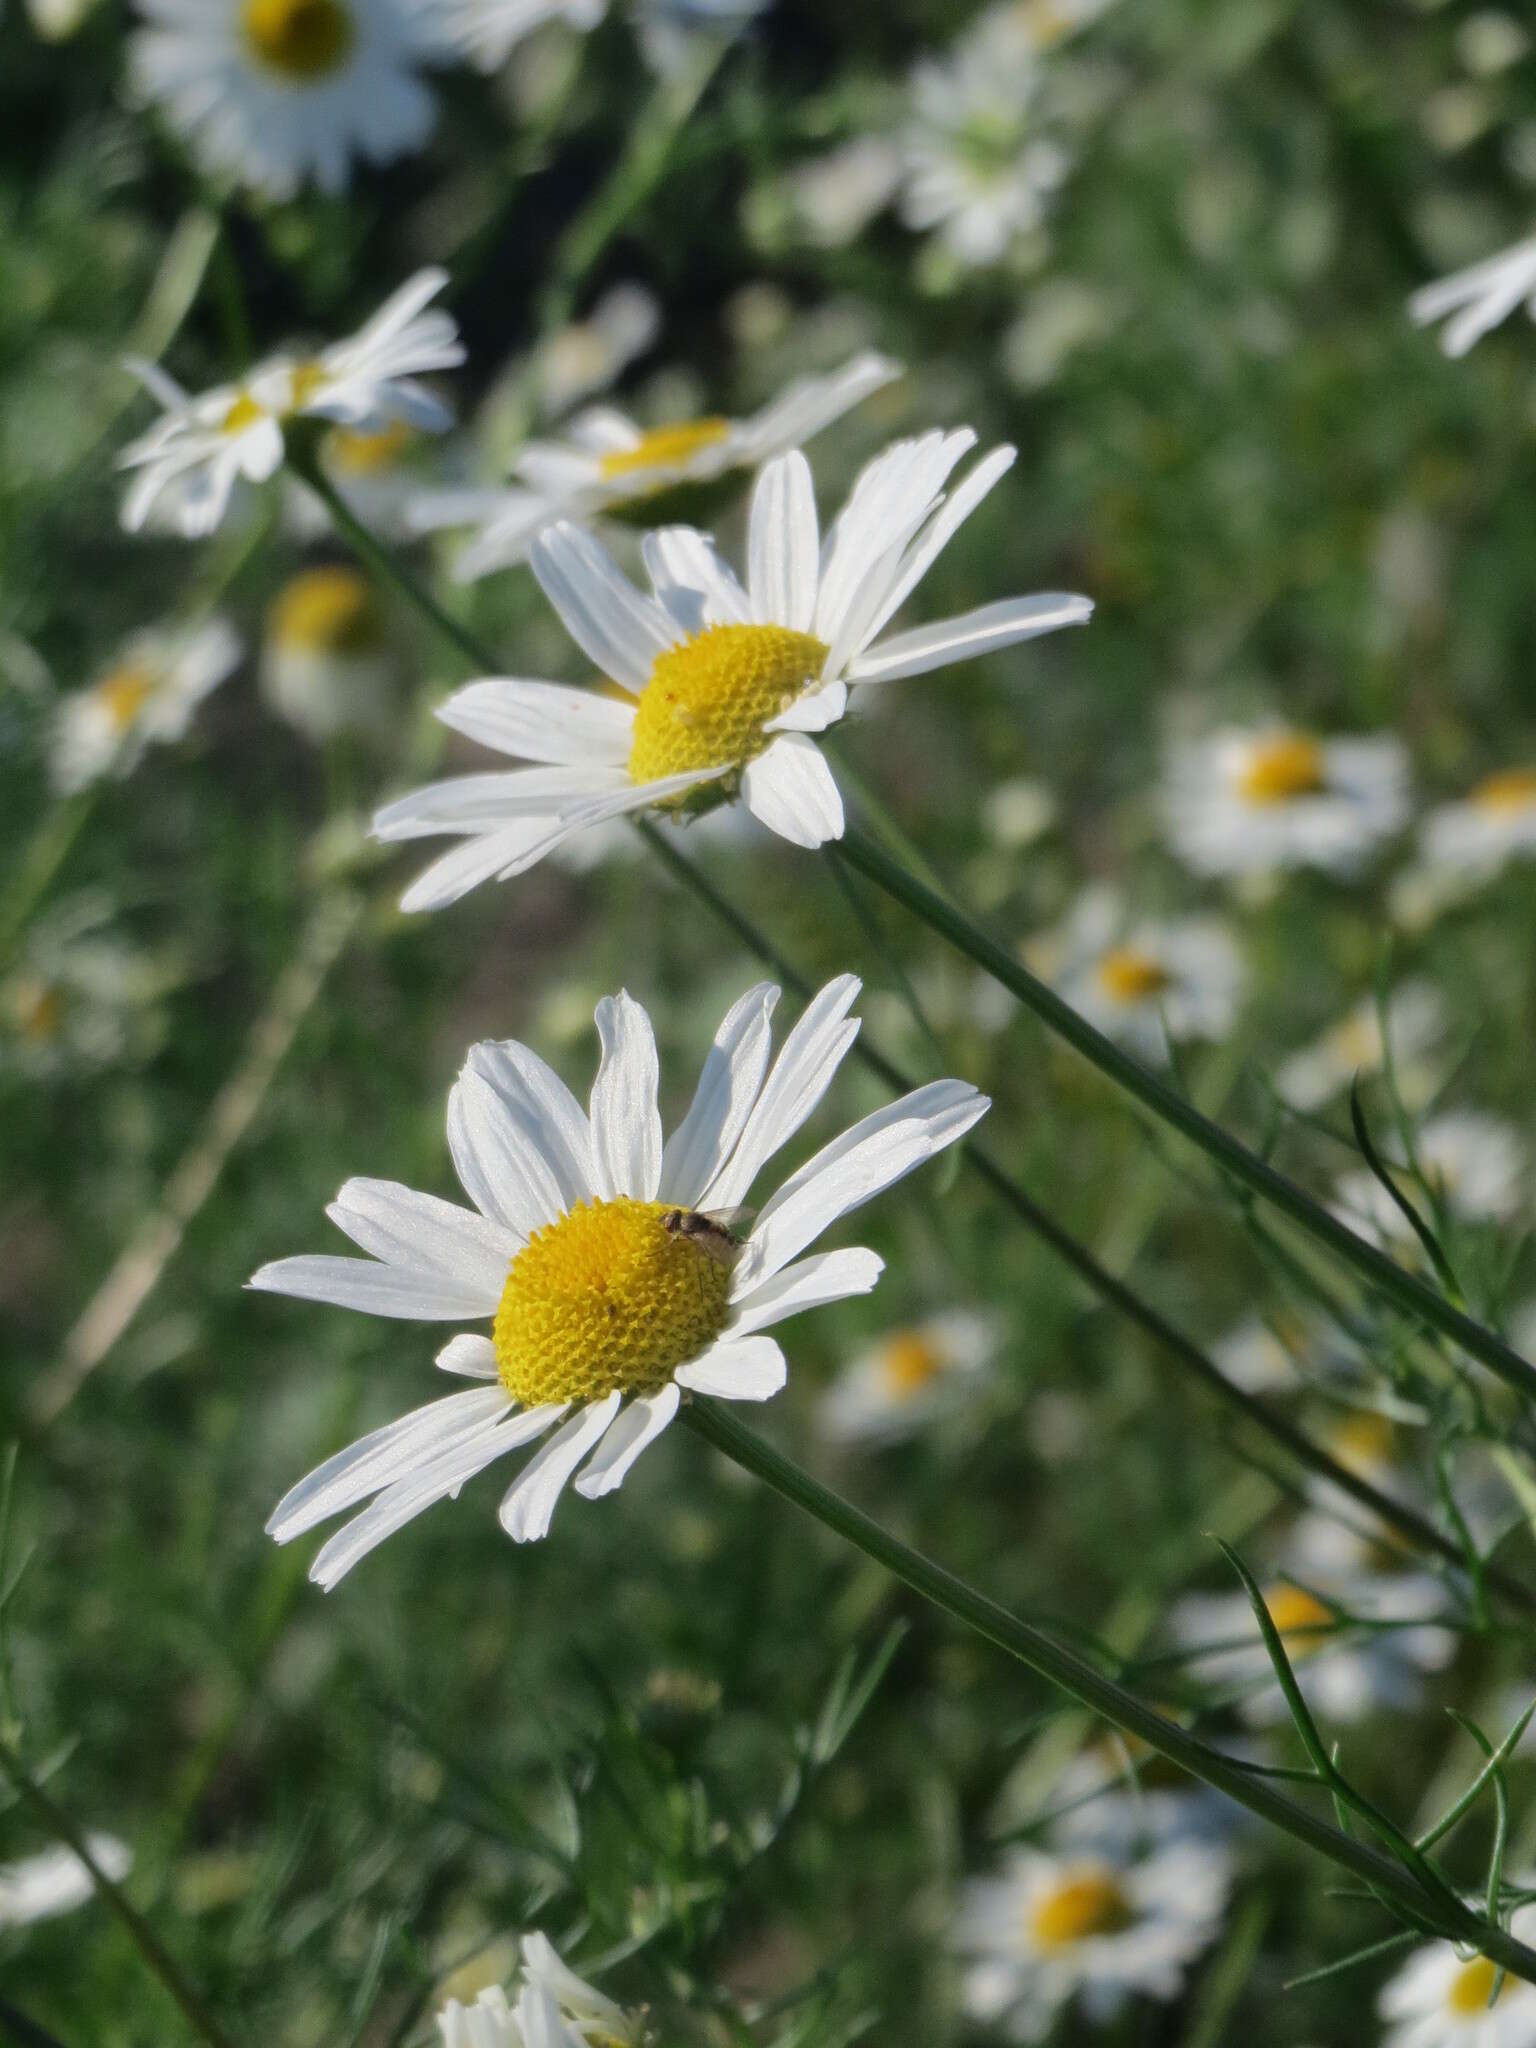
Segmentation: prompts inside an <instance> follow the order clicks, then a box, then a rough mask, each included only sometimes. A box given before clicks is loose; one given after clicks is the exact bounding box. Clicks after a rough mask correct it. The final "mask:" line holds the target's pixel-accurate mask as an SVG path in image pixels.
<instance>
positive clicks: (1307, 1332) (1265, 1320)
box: [1210, 1310, 1351, 1394]
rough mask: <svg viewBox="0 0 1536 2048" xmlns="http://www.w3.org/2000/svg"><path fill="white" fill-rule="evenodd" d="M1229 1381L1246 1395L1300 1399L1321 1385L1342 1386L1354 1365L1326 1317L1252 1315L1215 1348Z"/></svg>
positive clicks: (1286, 1313) (1287, 1313)
mask: <svg viewBox="0 0 1536 2048" xmlns="http://www.w3.org/2000/svg"><path fill="white" fill-rule="evenodd" d="M1210 1352H1211V1357H1212V1358H1213V1359H1214V1361H1215V1362H1216V1364H1217V1365H1219V1366H1220V1367H1221V1370H1222V1372H1223V1373H1224V1374H1225V1375H1226V1377H1227V1378H1228V1379H1229V1380H1231V1381H1232V1382H1233V1384H1234V1385H1235V1386H1239V1387H1241V1388H1242V1389H1243V1391H1244V1393H1246V1394H1297V1393H1300V1392H1301V1391H1302V1390H1303V1389H1304V1388H1306V1387H1308V1386H1311V1385H1314V1384H1315V1383H1316V1382H1317V1381H1319V1380H1325V1381H1327V1382H1329V1383H1333V1384H1336V1383H1337V1382H1338V1381H1340V1380H1343V1379H1347V1378H1348V1377H1350V1373H1351V1365H1350V1361H1349V1359H1348V1357H1347V1355H1346V1354H1345V1353H1344V1351H1343V1349H1342V1346H1341V1343H1340V1339H1339V1337H1338V1334H1337V1332H1336V1331H1335V1330H1334V1329H1333V1327H1332V1325H1331V1324H1329V1323H1328V1322H1326V1321H1325V1320H1324V1319H1323V1318H1322V1317H1321V1316H1308V1315H1304V1314H1303V1315H1298V1314H1296V1313H1294V1312H1292V1311H1290V1310H1285V1311H1282V1312H1281V1313H1279V1314H1268V1315H1258V1314H1254V1315H1247V1316H1244V1317H1243V1318H1242V1319H1241V1320H1240V1321H1239V1322H1237V1323H1234V1324H1233V1326H1232V1327H1231V1329H1229V1330H1227V1331H1226V1332H1225V1333H1224V1334H1223V1335H1222V1336H1220V1337H1218V1338H1217V1340H1216V1342H1215V1343H1214V1344H1212V1345H1211V1347H1210Z"/></svg>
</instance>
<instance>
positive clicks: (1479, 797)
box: [1471, 768, 1536, 817]
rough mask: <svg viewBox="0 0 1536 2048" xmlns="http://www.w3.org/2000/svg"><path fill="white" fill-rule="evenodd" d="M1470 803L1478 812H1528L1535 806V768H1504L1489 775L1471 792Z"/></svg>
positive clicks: (1497, 813)
mask: <svg viewBox="0 0 1536 2048" xmlns="http://www.w3.org/2000/svg"><path fill="white" fill-rule="evenodd" d="M1471 801H1472V803H1473V804H1474V805H1475V806H1476V807H1477V809H1478V810H1480V811H1492V812H1493V814H1494V815H1495V817H1497V816H1498V815H1499V814H1500V813H1502V812H1508V811H1528V810H1530V809H1531V807H1532V806H1533V805H1536V768H1505V769H1503V770H1502V771H1501V772H1500V773H1499V774H1498V775H1490V776H1489V777H1488V778H1487V780H1486V781H1484V782H1480V783H1479V784H1478V785H1477V787H1476V789H1474V790H1473V792H1472V797H1471Z"/></svg>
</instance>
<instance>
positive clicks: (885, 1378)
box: [821, 1309, 1000, 1444]
mask: <svg viewBox="0 0 1536 2048" xmlns="http://www.w3.org/2000/svg"><path fill="white" fill-rule="evenodd" d="M999 1335H1000V1333H999V1330H998V1326H997V1323H996V1321H995V1319H994V1318H993V1317H991V1316H986V1315H982V1314H980V1313H978V1312H977V1311H976V1310H974V1309H951V1310H949V1311H948V1312H947V1313H946V1314H944V1315H937V1316H929V1317H928V1318H927V1319H926V1320H925V1321H924V1322H921V1323H913V1324H910V1325H908V1326H907V1327H906V1328H903V1329H899V1330H888V1331H887V1332H886V1334H885V1335H884V1336H883V1337H880V1338H878V1339H877V1340H876V1341H875V1342H874V1343H873V1344H869V1345H866V1346H865V1347H864V1349H863V1350H862V1351H859V1352H857V1353H855V1355H854V1357H853V1358H852V1359H850V1360H849V1362H848V1364H847V1366H846V1367H845V1368H844V1369H843V1371H842V1372H841V1373H840V1374H839V1375H838V1377H837V1380H836V1381H835V1382H834V1384H833V1385H832V1386H830V1387H829V1388H828V1389H827V1391H826V1393H825V1394H824V1395H823V1396H822V1399H821V1426H822V1428H823V1430H824V1431H825V1432H826V1434H827V1435H828V1436H829V1437H830V1438H831V1439H832V1440H833V1441H834V1442H836V1443H845V1444H858V1443H868V1444H883V1443H894V1442H895V1441H896V1440H897V1439H898V1438H900V1437H904V1436H911V1435H912V1434H913V1433H914V1432H915V1431H917V1430H919V1429H921V1428H923V1427H924V1425H925V1424H927V1423H930V1422H932V1421H933V1420H934V1418H935V1417H936V1416H938V1415H942V1414H943V1413H944V1411H945V1410H946V1409H948V1408H950V1407H953V1406H955V1405H956V1404H957V1403H958V1402H959V1401H960V1400H961V1399H962V1398H963V1396H964V1393H965V1391H966V1390H967V1389H972V1390H973V1389H974V1388H975V1386H976V1383H977V1381H978V1379H979V1378H980V1376H981V1375H982V1374H984V1373H985V1371H986V1369H987V1367H988V1366H989V1365H990V1364H991V1363H992V1360H993V1359H994V1357H995V1356H996V1355H997V1347H998V1341H999Z"/></svg>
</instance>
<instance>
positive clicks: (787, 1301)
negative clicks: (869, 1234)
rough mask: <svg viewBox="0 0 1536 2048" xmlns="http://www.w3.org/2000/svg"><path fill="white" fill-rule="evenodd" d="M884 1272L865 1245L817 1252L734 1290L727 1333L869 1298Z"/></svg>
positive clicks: (738, 1334)
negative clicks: (859, 1296)
mask: <svg viewBox="0 0 1536 2048" xmlns="http://www.w3.org/2000/svg"><path fill="white" fill-rule="evenodd" d="M884 1271H885V1261H884V1259H882V1258H881V1257H880V1255H879V1253H878V1252H872V1251H868V1250H866V1249H865V1247H864V1246H863V1245H850V1246H848V1247H847V1249H846V1250H843V1251H836V1252H818V1253H816V1255H815V1256H814V1257H813V1258H809V1259H799V1260H797V1261H796V1263H795V1264H794V1265H792V1266H785V1267H784V1268H783V1270H782V1271H781V1272H777V1273H775V1274H774V1275H773V1276H772V1278H771V1279H767V1280H759V1281H757V1282H756V1283H753V1282H752V1281H751V1280H748V1281H746V1282H745V1283H738V1287H739V1291H737V1289H735V1288H733V1290H732V1291H733V1299H734V1312H733V1314H732V1316H731V1320H730V1324H729V1326H728V1329H727V1332H726V1334H727V1335H728V1336H731V1337H745V1336H749V1335H750V1334H751V1332H752V1331H754V1330H766V1329H770V1328H771V1327H772V1326H773V1324H775V1323H782V1322H784V1321H785V1320H786V1319H787V1318H788V1317H790V1316H797V1315H799V1314H801V1313H802V1311H803V1310H805V1309H808V1308H820V1307H822V1306H823V1304H825V1303H827V1302H831V1301H844V1300H846V1299H847V1298H848V1296H849V1295H853V1294H868V1293H869V1292H870V1291H871V1289H872V1288H873V1287H874V1285H875V1283H876V1281H878V1279H879V1278H880V1275H881V1274H882V1273H883V1272H884ZM455 1341H456V1342H457V1341H459V1340H457V1339H456V1340H455ZM493 1355H494V1354H493Z"/></svg>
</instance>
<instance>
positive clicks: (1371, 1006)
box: [1275, 981, 1445, 1113]
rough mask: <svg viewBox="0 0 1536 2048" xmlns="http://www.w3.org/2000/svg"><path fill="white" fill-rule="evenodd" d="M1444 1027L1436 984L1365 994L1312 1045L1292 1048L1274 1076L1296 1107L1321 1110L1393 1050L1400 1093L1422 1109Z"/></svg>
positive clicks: (1375, 1070) (1378, 1069) (1374, 1070)
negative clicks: (1431, 1060)
mask: <svg viewBox="0 0 1536 2048" xmlns="http://www.w3.org/2000/svg"><path fill="white" fill-rule="evenodd" d="M1383 1024H1385V1029H1383ZM1444 1031H1445V1005H1444V1003H1443V1002H1442V1001H1441V1000H1440V996H1439V993H1438V991H1437V990H1436V989H1435V987H1434V986H1433V984H1432V983H1430V982H1427V981H1406V982H1403V983H1402V984H1401V986H1399V987H1398V988H1395V989H1393V990H1392V992H1391V993H1390V994H1389V995H1388V996H1387V998H1386V1000H1385V1003H1381V1002H1378V1001H1377V999H1376V997H1375V996H1364V997H1362V998H1361V1000H1360V1001H1359V1002H1358V1003H1356V1004H1354V1005H1353V1006H1352V1007H1351V1008H1350V1009H1348V1010H1346V1011H1345V1013H1344V1015H1343V1016H1342V1017H1340V1018H1339V1019H1338V1021H1337V1022H1336V1023H1333V1024H1330V1025H1329V1026H1328V1028H1327V1029H1326V1030H1325V1031H1323V1032H1322V1033H1321V1034H1320V1035H1319V1036H1318V1037H1317V1038H1315V1039H1314V1040H1313V1041H1312V1043H1311V1044H1310V1045H1307V1046H1304V1047H1303V1048H1302V1049H1301V1051H1300V1052H1295V1053H1292V1055H1291V1056H1290V1058H1289V1059H1287V1060H1285V1061H1283V1062H1282V1064H1281V1066H1280V1068H1279V1070H1278V1072H1277V1073H1276V1075H1275V1088H1276V1091H1277V1092H1278V1093H1279V1095H1280V1097H1281V1098H1282V1100H1283V1101H1285V1102H1288V1103H1289V1104H1290V1106H1291V1108H1292V1109H1296V1110H1301V1111H1302V1112H1303V1113H1306V1112H1310V1111H1312V1110H1316V1109H1321V1108H1322V1107H1323V1106H1324V1104H1325V1103H1327V1102H1330V1101H1331V1100H1332V1099H1333V1097H1334V1096H1335V1095H1339V1094H1342V1093H1343V1091H1344V1090H1345V1089H1346V1088H1348V1087H1349V1086H1350V1084H1351V1083H1352V1082H1353V1081H1354V1079H1355V1076H1356V1075H1357V1074H1361V1075H1366V1074H1379V1073H1380V1072H1381V1071H1382V1069H1383V1067H1385V1065H1386V1063H1387V1053H1388V1050H1389V1049H1390V1051H1391V1055H1392V1073H1393V1078H1394V1080H1395V1081H1396V1083H1397V1088H1398V1093H1399V1094H1400V1095H1401V1097H1402V1099H1403V1101H1404V1102H1405V1103H1406V1104H1407V1105H1408V1107H1409V1108H1410V1109H1414V1108H1422V1107H1423V1105H1424V1103H1425V1102H1427V1101H1428V1099H1429V1097H1430V1095H1431V1094H1432V1093H1433V1092H1434V1076H1433V1072H1432V1070H1431V1066H1430V1063H1429V1060H1428V1057H1427V1055H1428V1054H1429V1053H1430V1052H1431V1050H1432V1049H1433V1047H1434V1046H1435V1045H1436V1043H1437V1042H1438V1041H1439V1039H1440V1038H1441V1036H1442V1035H1443V1033H1444Z"/></svg>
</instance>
